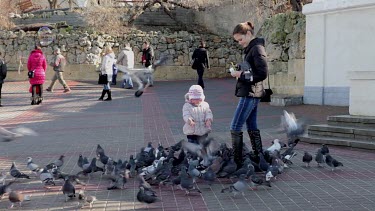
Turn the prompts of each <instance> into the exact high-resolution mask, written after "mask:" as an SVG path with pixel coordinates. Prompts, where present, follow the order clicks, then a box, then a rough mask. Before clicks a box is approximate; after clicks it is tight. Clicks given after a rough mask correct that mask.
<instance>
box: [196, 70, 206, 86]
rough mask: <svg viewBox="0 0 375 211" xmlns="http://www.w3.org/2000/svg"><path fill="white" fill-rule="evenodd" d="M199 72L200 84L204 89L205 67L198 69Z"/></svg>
mask: <svg viewBox="0 0 375 211" xmlns="http://www.w3.org/2000/svg"><path fill="white" fill-rule="evenodd" d="M197 73H198V85H200V86H201V87H202V89H204V82H203V73H204V69H198V70H197Z"/></svg>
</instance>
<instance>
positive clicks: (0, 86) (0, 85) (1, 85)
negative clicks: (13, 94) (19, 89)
mask: <svg viewBox="0 0 375 211" xmlns="http://www.w3.org/2000/svg"><path fill="white" fill-rule="evenodd" d="M2 88H3V84H0V99H1V89H2Z"/></svg>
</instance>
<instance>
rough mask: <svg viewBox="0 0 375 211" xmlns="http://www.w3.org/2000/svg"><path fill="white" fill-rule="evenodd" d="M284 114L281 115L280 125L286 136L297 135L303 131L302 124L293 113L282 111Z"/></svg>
mask: <svg viewBox="0 0 375 211" xmlns="http://www.w3.org/2000/svg"><path fill="white" fill-rule="evenodd" d="M283 113H284V115H283V116H281V127H282V128H283V129H284V130H285V132H286V134H287V136H288V137H297V136H299V135H301V134H303V133H304V132H305V128H304V124H303V123H302V122H301V121H297V119H296V117H295V115H294V114H293V113H288V112H287V111H285V110H284V111H283Z"/></svg>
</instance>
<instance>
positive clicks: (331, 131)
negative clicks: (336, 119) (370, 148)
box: [308, 124, 375, 141]
mask: <svg viewBox="0 0 375 211" xmlns="http://www.w3.org/2000/svg"><path fill="white" fill-rule="evenodd" d="M308 134H309V135H319V136H327V137H339V138H350V139H356V140H366V141H367V140H370V141H375V129H372V128H363V127H353V126H347V127H345V126H336V125H327V124H322V125H309V127H308Z"/></svg>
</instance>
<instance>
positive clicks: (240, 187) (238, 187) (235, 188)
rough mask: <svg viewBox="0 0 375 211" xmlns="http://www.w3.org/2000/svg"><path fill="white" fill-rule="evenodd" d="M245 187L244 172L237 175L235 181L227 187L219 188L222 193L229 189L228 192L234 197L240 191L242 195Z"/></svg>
mask: <svg viewBox="0 0 375 211" xmlns="http://www.w3.org/2000/svg"><path fill="white" fill-rule="evenodd" d="M246 187H247V184H246V181H245V174H241V175H240V177H239V180H238V181H237V182H235V183H234V184H233V185H231V186H229V188H224V189H222V190H221V192H222V193H224V192H225V191H227V190H229V192H230V193H233V196H234V197H235V196H236V195H237V194H238V193H241V194H242V195H243V196H244V191H245V189H246Z"/></svg>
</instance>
